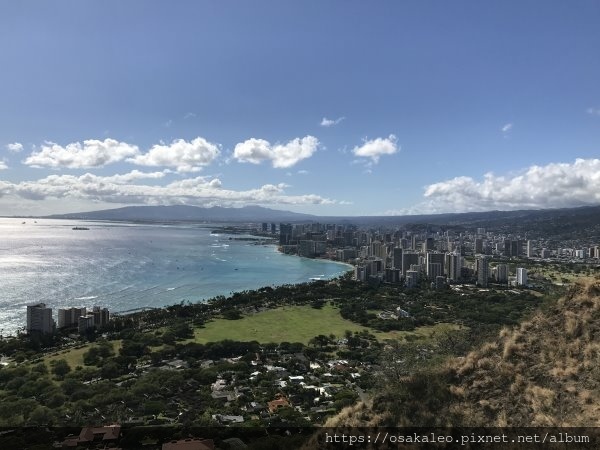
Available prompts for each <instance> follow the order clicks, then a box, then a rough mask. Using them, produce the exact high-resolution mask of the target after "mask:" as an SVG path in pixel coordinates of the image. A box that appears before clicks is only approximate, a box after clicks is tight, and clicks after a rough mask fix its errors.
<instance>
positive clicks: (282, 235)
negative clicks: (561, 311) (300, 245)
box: [279, 223, 293, 245]
mask: <svg viewBox="0 0 600 450" xmlns="http://www.w3.org/2000/svg"><path fill="white" fill-rule="evenodd" d="M292 231H293V227H292V225H291V224H289V223H280V224H279V245H288V244H289V243H290V241H291V240H292Z"/></svg>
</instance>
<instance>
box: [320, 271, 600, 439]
mask: <svg viewBox="0 0 600 450" xmlns="http://www.w3.org/2000/svg"><path fill="white" fill-rule="evenodd" d="M382 385H383V383H382ZM385 386H386V387H385V388H382V389H383V392H382V393H381V395H379V396H378V397H376V398H375V400H374V401H373V405H374V406H370V405H366V404H364V403H360V404H358V405H355V406H354V407H351V408H348V409H346V410H345V411H342V412H341V413H340V414H338V415H337V416H336V417H334V418H331V419H330V420H329V422H328V423H327V425H329V426H373V425H376V426H398V425H399V426H503V427H504V426H510V427H523V426H593V427H598V426H600V280H598V279H596V280H586V281H585V282H582V283H581V284H579V285H577V286H575V287H574V288H573V289H572V290H571V291H570V292H569V293H568V294H567V295H566V296H565V297H564V298H562V299H561V300H559V301H558V302H557V303H556V304H554V305H553V306H552V307H550V308H548V310H546V311H539V312H537V313H536V314H535V315H534V316H533V317H531V318H530V319H529V320H527V321H525V322H523V323H521V324H520V326H518V327H515V328H514V329H506V328H505V329H503V330H502V331H501V332H500V334H499V336H498V337H497V338H496V339H495V340H493V341H492V342H488V343H486V344H485V345H483V346H481V347H480V348H478V349H476V350H474V351H471V352H470V353H468V354H467V356H465V357H463V358H453V359H451V360H449V361H447V362H446V363H444V364H442V365H441V366H439V365H438V366H437V367H430V368H428V369H421V370H420V371H419V372H418V373H417V374H415V375H413V376H409V377H404V378H402V379H400V380H398V381H397V382H396V383H391V382H390V381H389V380H387V383H386V384H385Z"/></svg>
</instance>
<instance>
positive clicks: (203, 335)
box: [194, 304, 460, 344]
mask: <svg viewBox="0 0 600 450" xmlns="http://www.w3.org/2000/svg"><path fill="white" fill-rule="evenodd" d="M458 329H460V326H459V325H454V324H450V323H439V324H435V325H429V326H422V327H418V328H416V329H415V330H414V331H389V332H381V331H377V330H373V329H372V328H368V327H364V326H361V325H358V324H356V323H354V322H351V321H349V320H346V319H344V318H342V316H341V315H340V310H339V308H336V307H335V306H332V305H330V304H326V305H324V306H323V307H322V308H321V309H316V308H312V307H310V306H284V307H281V308H276V309H270V310H267V311H262V312H259V313H256V314H251V315H247V316H244V317H243V318H241V319H238V320H227V319H216V320H213V321H211V322H208V323H207V324H206V325H205V327H204V328H197V329H195V330H194V337H195V339H194V340H195V342H198V343H201V344H205V343H207V342H218V341H222V340H225V339H230V340H234V341H258V342H261V343H268V342H274V343H280V342H302V343H303V344H308V342H309V341H310V339H311V338H313V337H315V336H318V335H327V336H328V335H330V334H333V335H335V336H336V337H343V336H344V333H345V332H346V330H349V331H352V332H355V331H356V332H361V331H365V330H366V331H369V332H370V333H373V334H374V335H375V336H377V339H378V340H379V341H385V340H387V339H402V338H406V336H414V338H416V339H429V338H431V337H432V336H435V334H436V333H441V332H444V331H450V330H458ZM409 339H410V338H409Z"/></svg>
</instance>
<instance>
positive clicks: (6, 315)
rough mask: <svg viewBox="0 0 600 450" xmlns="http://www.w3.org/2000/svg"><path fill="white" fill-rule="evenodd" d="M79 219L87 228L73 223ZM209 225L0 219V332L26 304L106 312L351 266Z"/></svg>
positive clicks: (20, 316) (18, 318)
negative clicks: (217, 230)
mask: <svg viewBox="0 0 600 450" xmlns="http://www.w3.org/2000/svg"><path fill="white" fill-rule="evenodd" d="M73 227H85V228H89V230H73ZM212 229H214V228H210V225H208V226H207V225H200V224H183V225H180V224H177V225H160V224H128V223H108V222H82V221H73V220H50V219H35V220H34V219H14V218H0V334H2V335H11V334H15V333H16V331H17V330H18V329H20V328H23V327H25V324H26V306H27V305H28V304H31V303H33V302H36V303H37V302H44V303H46V305H47V306H49V307H51V308H53V314H54V317H55V320H56V316H57V310H58V308H66V307H71V306H86V307H91V306H93V305H99V306H101V307H107V308H108V309H109V310H110V311H111V312H123V311H128V310H132V309H136V308H142V307H162V306H167V305H172V304H176V303H179V302H181V301H186V302H187V301H190V302H198V301H202V300H206V299H209V298H212V297H215V296H217V295H225V296H227V295H229V294H231V293H233V292H237V291H242V290H247V289H256V288H259V287H263V286H277V285H282V284H293V283H302V282H306V281H309V280H310V279H311V278H315V277H317V278H323V279H328V278H333V277H336V276H338V275H341V274H343V273H345V272H346V271H347V270H348V269H349V267H348V266H347V265H344V264H340V263H336V262H333V261H325V260H313V259H306V258H299V257H297V256H290V255H284V254H281V253H279V252H278V251H277V248H276V247H275V246H274V245H256V244H255V243H254V242H249V241H242V240H236V239H235V238H240V237H248V236H244V235H228V234H211V230H212Z"/></svg>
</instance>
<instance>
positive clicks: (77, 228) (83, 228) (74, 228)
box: [72, 227, 89, 230]
mask: <svg viewBox="0 0 600 450" xmlns="http://www.w3.org/2000/svg"><path fill="white" fill-rule="evenodd" d="M72 229H73V230H89V228H87V227H73V228H72Z"/></svg>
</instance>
